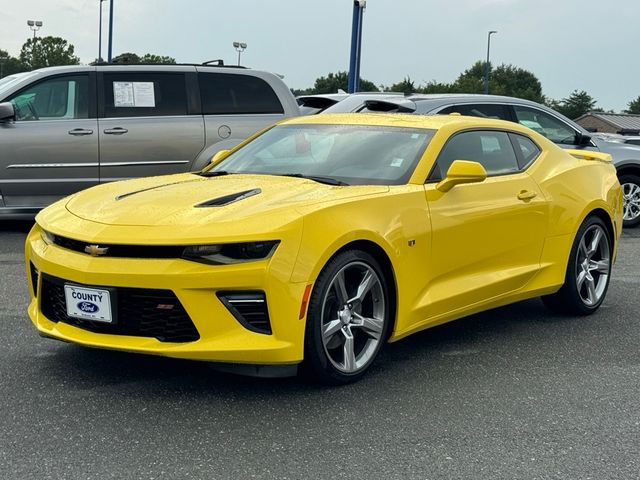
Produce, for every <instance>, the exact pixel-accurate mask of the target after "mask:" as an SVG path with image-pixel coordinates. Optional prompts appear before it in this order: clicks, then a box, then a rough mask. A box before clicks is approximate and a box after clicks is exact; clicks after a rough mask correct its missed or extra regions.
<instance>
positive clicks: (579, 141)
mask: <svg viewBox="0 0 640 480" xmlns="http://www.w3.org/2000/svg"><path fill="white" fill-rule="evenodd" d="M575 143H576V145H579V146H584V145H589V143H591V135H585V134H584V133H582V132H576V139H575Z"/></svg>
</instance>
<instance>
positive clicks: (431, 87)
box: [418, 80, 458, 93]
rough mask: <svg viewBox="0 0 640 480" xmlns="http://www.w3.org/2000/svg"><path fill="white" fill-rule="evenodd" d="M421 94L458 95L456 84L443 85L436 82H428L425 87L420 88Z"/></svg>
mask: <svg viewBox="0 0 640 480" xmlns="http://www.w3.org/2000/svg"><path fill="white" fill-rule="evenodd" d="M418 91H419V92H420V93H456V92H457V91H458V90H457V89H456V86H455V84H453V83H441V82H436V81H433V80H432V81H430V82H427V84H426V85H425V86H424V87H420V88H418Z"/></svg>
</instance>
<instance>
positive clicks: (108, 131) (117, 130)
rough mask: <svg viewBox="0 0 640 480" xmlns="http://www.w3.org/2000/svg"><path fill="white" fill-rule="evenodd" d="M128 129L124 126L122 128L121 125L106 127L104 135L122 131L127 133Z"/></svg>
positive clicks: (119, 133) (117, 133)
mask: <svg viewBox="0 0 640 480" xmlns="http://www.w3.org/2000/svg"><path fill="white" fill-rule="evenodd" d="M128 131H129V130H127V129H126V128H122V127H115V128H107V129H106V130H105V131H104V133H105V134H106V135H122V134H123V133H127V132H128Z"/></svg>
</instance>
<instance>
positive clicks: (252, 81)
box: [0, 65, 299, 218]
mask: <svg viewBox="0 0 640 480" xmlns="http://www.w3.org/2000/svg"><path fill="white" fill-rule="evenodd" d="M298 114H299V110H298V105H297V103H296V101H295V98H294V96H293V95H292V93H291V91H290V90H289V89H288V88H287V86H286V85H285V84H284V82H283V81H282V80H281V79H280V78H279V77H278V76H276V75H273V74H271V73H267V72H262V71H258V70H251V69H245V68H238V67H225V66H212V65H100V66H95V67H92V66H70V67H53V68H45V69H42V70H36V71H33V72H28V73H22V74H17V75H12V76H9V77H6V78H3V79H2V80H0V145H1V148H0V218H9V217H28V216H31V217H33V215H34V213H36V212H37V211H38V210H39V209H40V208H42V207H44V206H45V205H48V204H49V203H51V202H53V201H55V200H56V199H58V198H60V197H63V196H65V195H69V194H70V193H73V192H76V191H78V190H80V189H83V188H86V187H90V186H92V185H96V184H98V183H104V182H110V181H113V180H119V179H123V178H131V177H141V176H149V175H160V174H169V173H177V172H184V171H190V170H191V171H195V170H199V169H201V168H202V167H203V166H205V165H206V164H207V163H208V162H209V160H210V159H211V157H212V155H213V154H215V153H216V152H217V151H218V150H221V149H227V148H231V147H233V146H235V145H237V144H238V143H239V142H240V141H242V140H244V139H246V138H247V137H249V136H250V135H252V134H253V133H255V132H256V131H258V130H261V129H263V128H265V127H267V126H268V125H270V124H272V123H275V122H277V121H279V120H282V119H284V118H287V117H291V116H294V115H298Z"/></svg>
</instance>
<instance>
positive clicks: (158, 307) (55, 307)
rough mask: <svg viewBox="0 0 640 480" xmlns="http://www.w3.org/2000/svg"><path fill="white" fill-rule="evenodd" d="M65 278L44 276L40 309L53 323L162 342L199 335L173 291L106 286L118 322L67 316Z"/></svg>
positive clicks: (187, 340) (193, 337) (189, 339)
mask: <svg viewBox="0 0 640 480" xmlns="http://www.w3.org/2000/svg"><path fill="white" fill-rule="evenodd" d="M65 283H67V282H65V280H62V279H60V278H56V277H52V276H50V275H45V274H43V275H42V282H41V286H40V308H41V310H42V313H43V314H44V315H45V316H46V317H47V318H48V319H49V320H51V321H52V322H63V323H67V324H69V325H73V326H76V327H78V328H82V329H84V330H89V331H90V332H95V333H107V334H112V335H131V336H134V337H153V338H156V339H158V340H160V341H161V342H193V341H195V340H198V339H199V338H200V335H199V334H198V331H197V330H196V327H195V326H194V325H193V322H192V321H191V319H190V318H189V315H188V314H187V312H186V311H185V309H184V307H183V306H182V304H181V303H180V300H178V297H176V296H175V294H174V293H173V292H172V291H171V290H156V289H153V290H152V289H145V288H122V287H104V286H96V288H102V289H109V290H110V291H111V292H112V305H114V306H113V308H114V313H115V315H114V316H115V323H104V322H96V321H93V320H83V319H79V318H73V317H69V316H67V307H66V300H65V295H64V284H65Z"/></svg>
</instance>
